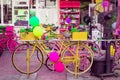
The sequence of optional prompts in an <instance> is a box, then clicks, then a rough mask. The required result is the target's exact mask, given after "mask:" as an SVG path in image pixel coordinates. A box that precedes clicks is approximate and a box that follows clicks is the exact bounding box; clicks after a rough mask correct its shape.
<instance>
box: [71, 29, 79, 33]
mask: <svg viewBox="0 0 120 80" xmlns="http://www.w3.org/2000/svg"><path fill="white" fill-rule="evenodd" d="M71 32H79V30H78V29H77V28H72V29H71Z"/></svg>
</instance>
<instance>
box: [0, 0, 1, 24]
mask: <svg viewBox="0 0 120 80" xmlns="http://www.w3.org/2000/svg"><path fill="white" fill-rule="evenodd" d="M0 23H1V0H0Z"/></svg>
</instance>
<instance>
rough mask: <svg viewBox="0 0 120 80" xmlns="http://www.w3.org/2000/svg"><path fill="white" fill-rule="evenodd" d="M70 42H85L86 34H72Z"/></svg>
mask: <svg viewBox="0 0 120 80" xmlns="http://www.w3.org/2000/svg"><path fill="white" fill-rule="evenodd" d="M72 40H75V41H76V40H87V32H73V33H72Z"/></svg>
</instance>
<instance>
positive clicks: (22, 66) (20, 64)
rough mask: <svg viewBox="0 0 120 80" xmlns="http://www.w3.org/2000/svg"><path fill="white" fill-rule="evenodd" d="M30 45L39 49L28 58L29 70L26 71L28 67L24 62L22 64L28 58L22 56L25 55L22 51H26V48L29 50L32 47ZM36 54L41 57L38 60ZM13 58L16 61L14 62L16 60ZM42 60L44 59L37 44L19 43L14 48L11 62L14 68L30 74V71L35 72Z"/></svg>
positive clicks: (40, 65)
mask: <svg viewBox="0 0 120 80" xmlns="http://www.w3.org/2000/svg"><path fill="white" fill-rule="evenodd" d="M31 47H33V48H35V50H37V51H39V53H38V52H36V54H35V53H34V54H35V55H32V57H31V58H30V60H29V61H30V65H29V66H30V72H28V71H27V69H28V68H27V67H26V64H23V63H24V62H25V61H26V62H27V60H28V58H26V57H25V56H24V55H26V53H24V52H25V51H27V49H28V48H29V50H30V49H33V48H31ZM20 48H22V49H23V48H24V49H23V50H21V49H20ZM25 48H26V49H25ZM17 50H18V53H17ZM20 52H21V53H20ZM22 53H23V54H22ZM29 54H30V53H29ZM37 54H39V55H40V56H39V58H40V57H41V58H40V59H41V61H39V60H38V58H37ZM16 55H18V57H17V56H16ZM21 56H23V57H21ZM24 58H25V59H24ZM15 59H16V60H17V62H15V61H16V60H15ZM32 59H33V60H32ZM18 60H19V61H18ZM35 60H36V61H35ZM43 61H44V57H43V54H42V53H41V51H40V49H39V48H38V47H37V46H34V44H21V45H19V46H18V47H17V48H16V49H15V51H14V53H13V54H12V64H13V66H14V68H15V69H16V70H17V71H19V72H20V73H23V74H32V73H35V72H37V71H38V70H39V69H40V68H41V67H42V64H43ZM36 63H38V64H36ZM36 65H37V67H36ZM33 67H35V69H33ZM26 68H27V69H26Z"/></svg>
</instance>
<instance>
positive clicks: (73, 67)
mask: <svg viewBox="0 0 120 80" xmlns="http://www.w3.org/2000/svg"><path fill="white" fill-rule="evenodd" d="M61 61H62V62H63V63H64V64H65V69H66V70H67V71H68V72H70V73H72V74H79V75H80V74H83V73H85V72H87V71H88V70H89V69H90V68H91V66H92V63H93V51H92V50H91V49H90V48H89V47H88V46H86V45H85V44H80V43H79V44H78V43H76V42H75V43H71V44H70V45H68V46H67V47H66V48H65V49H64V51H63V52H62V56H61Z"/></svg>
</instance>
